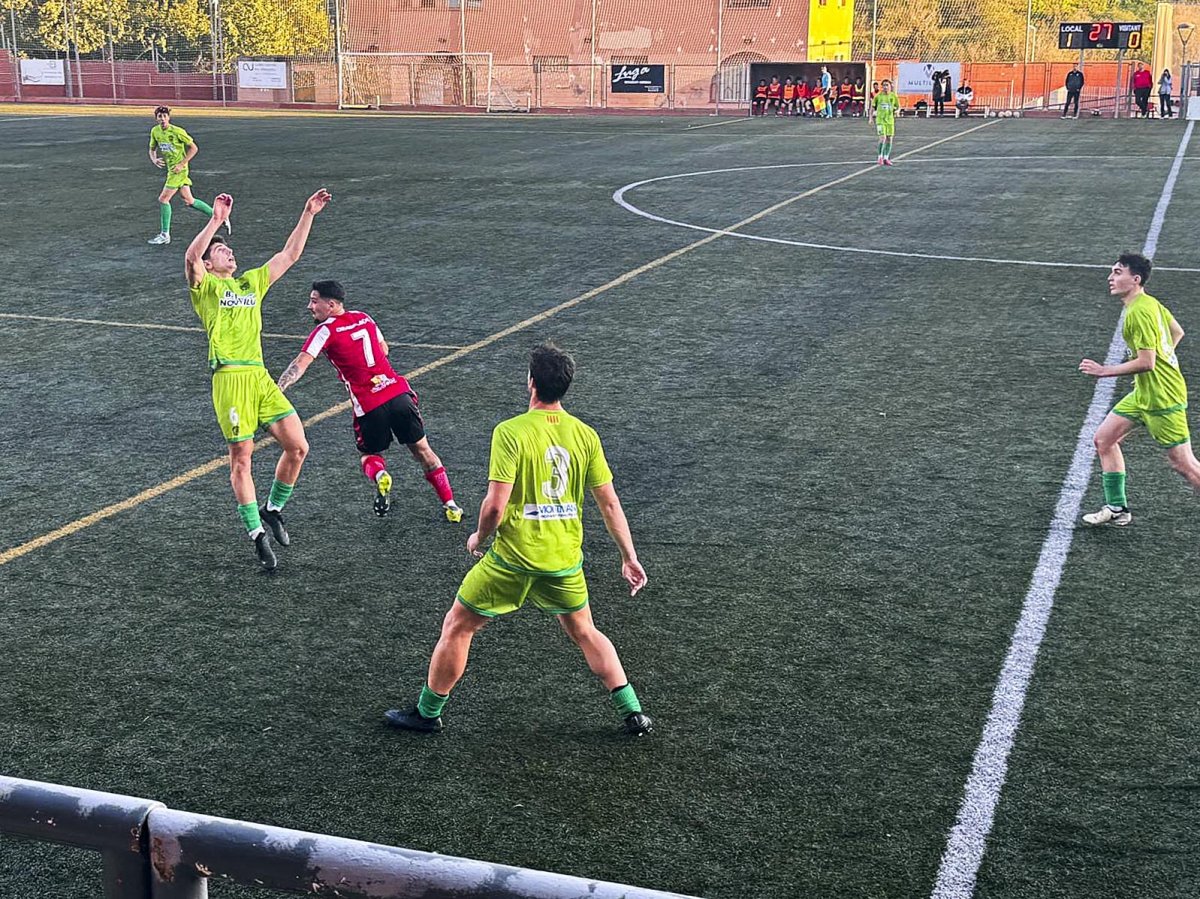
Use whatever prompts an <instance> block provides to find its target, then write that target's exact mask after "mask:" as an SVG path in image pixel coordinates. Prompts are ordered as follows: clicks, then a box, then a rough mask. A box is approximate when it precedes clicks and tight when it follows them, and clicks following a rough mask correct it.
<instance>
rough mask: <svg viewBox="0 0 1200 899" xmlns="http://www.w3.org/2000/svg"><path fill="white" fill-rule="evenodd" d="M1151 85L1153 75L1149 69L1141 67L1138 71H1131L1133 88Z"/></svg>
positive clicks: (1152, 84) (1152, 83)
mask: <svg viewBox="0 0 1200 899" xmlns="http://www.w3.org/2000/svg"><path fill="white" fill-rule="evenodd" d="M1153 86H1154V76H1153V75H1151V74H1150V70H1149V69H1142V70H1141V71H1140V72H1134V73H1133V87H1134V89H1135V90H1136V89H1139V88H1147V87H1153Z"/></svg>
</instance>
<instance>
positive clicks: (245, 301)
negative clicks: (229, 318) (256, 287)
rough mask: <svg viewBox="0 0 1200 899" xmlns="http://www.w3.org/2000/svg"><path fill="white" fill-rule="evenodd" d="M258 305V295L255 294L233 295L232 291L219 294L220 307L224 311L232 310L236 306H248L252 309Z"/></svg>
mask: <svg viewBox="0 0 1200 899" xmlns="http://www.w3.org/2000/svg"><path fill="white" fill-rule="evenodd" d="M257 305H258V294H255V293H234V292H233V291H232V290H228V289H227V290H226V291H225V293H223V294H221V307H222V308H224V309H232V308H234V307H237V306H248V307H250V308H251V309H253V308H254V307H255V306H257Z"/></svg>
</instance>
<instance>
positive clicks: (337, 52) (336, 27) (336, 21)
mask: <svg viewBox="0 0 1200 899" xmlns="http://www.w3.org/2000/svg"><path fill="white" fill-rule="evenodd" d="M333 59H334V62H335V63H337V108H338V109H341V108H342V96H343V95H342V90H343V89H344V84H343V81H342V79H343V77H344V76H343V74H342V0H333Z"/></svg>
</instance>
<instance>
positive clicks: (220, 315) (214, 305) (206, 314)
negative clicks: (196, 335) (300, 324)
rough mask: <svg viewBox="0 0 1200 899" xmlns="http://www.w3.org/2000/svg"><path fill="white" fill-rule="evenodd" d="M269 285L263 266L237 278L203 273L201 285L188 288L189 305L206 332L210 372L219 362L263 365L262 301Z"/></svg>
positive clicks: (221, 363)
mask: <svg viewBox="0 0 1200 899" xmlns="http://www.w3.org/2000/svg"><path fill="white" fill-rule="evenodd" d="M270 286H271V273H270V269H269V268H268V266H267V265H263V266H260V267H259V268H252V269H250V271H248V272H243V273H242V274H241V275H240V276H239V277H236V278H218V277H217V276H216V275H214V274H213V273H212V272H205V274H204V278H203V280H202V281H201V282H200V284H199V285H198V286H197V287H192V288H190V289H189V291H188V295H189V296H190V297H191V300H192V308H193V309H195V310H196V315H198V316H200V321H201V322H202V323H203V324H204V330H205V331H207V332H208V364H209V367H210V368H212V370H213V371H216V370H217V369H218V368H220V367H221V366H222V365H259V366H263V354H262V301H263V298H264V297H265V296H266V295H267V288H268V287H270ZM263 367H265V366H263Z"/></svg>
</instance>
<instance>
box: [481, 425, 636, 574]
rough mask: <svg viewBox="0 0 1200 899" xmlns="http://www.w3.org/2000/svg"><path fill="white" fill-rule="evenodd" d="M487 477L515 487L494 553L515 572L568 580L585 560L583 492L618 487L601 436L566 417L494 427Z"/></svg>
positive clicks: (501, 523)
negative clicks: (566, 576) (614, 484)
mask: <svg viewBox="0 0 1200 899" xmlns="http://www.w3.org/2000/svg"><path fill="white" fill-rule="evenodd" d="M488 479H489V480H492V481H501V482H503V483H505V484H512V485H513V491H512V496H511V497H510V498H509V500H508V505H507V506H505V508H504V512H503V514H502V516H501V519H500V526H499V528H498V529H497V531H496V541H495V543H494V544H493V546H492V552H493V553H494V554H495V555H496V556H498V557H499V560H500V561H501V562H502V563H503V564H504V565H505V566H506V567H509V568H513V569H516V570H519V571H529V572H537V573H540V574H570V573H572V572H574V571H577V570H578V569H579V566H580V565H581V564H582V562H583V517H582V515H583V494H584V491H585V490H590V489H592V488H594V487H600V486H603V485H604V484H607V483H609V482H611V481H612V471H611V470H610V469H609V467H608V460H607V459H605V458H604V448H603V447H602V446H601V445H600V437H599V435H597V434H596V432H595V431H594V430H593V429H592V428H590V427H589V426H588V425H586V424H584V423H583V422H582V421H580V420H579V419H578V418H576V417H575V416H573V415H570V414H568V413H567V412H563V411H558V410H555V411H550V410H546V409H531V410H529V411H528V412H526V413H525V414H524V415H518V416H516V417H515V418H510V419H508V420H507V421H502V422H500V424H498V425H496V429H495V430H494V431H493V432H492V458H491V464H490V465H489V466H488Z"/></svg>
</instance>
